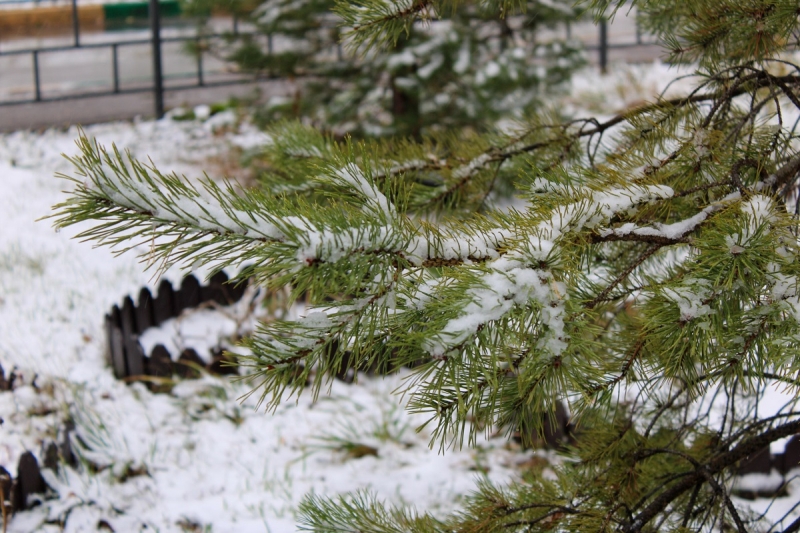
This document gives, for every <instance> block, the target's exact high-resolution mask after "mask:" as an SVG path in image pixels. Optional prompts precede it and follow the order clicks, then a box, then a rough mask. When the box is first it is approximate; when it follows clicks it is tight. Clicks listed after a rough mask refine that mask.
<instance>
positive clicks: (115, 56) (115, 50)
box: [111, 43, 119, 93]
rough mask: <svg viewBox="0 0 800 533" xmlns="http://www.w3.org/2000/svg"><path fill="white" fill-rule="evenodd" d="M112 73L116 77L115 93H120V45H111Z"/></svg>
mask: <svg viewBox="0 0 800 533" xmlns="http://www.w3.org/2000/svg"><path fill="white" fill-rule="evenodd" d="M111 71H112V74H113V75H114V92H115V93H118V92H119V44H118V43H114V44H112V45H111Z"/></svg>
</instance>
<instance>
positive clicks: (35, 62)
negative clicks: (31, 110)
mask: <svg viewBox="0 0 800 533" xmlns="http://www.w3.org/2000/svg"><path fill="white" fill-rule="evenodd" d="M32 56H33V90H34V95H35V98H36V101H37V102H38V101H40V100H41V99H42V86H41V83H40V81H39V50H34V51H33V52H32Z"/></svg>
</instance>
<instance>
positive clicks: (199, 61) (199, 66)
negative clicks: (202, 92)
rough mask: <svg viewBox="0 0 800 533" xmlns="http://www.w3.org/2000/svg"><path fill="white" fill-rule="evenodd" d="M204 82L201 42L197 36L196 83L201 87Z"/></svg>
mask: <svg viewBox="0 0 800 533" xmlns="http://www.w3.org/2000/svg"><path fill="white" fill-rule="evenodd" d="M204 84H205V82H204V80H203V43H202V41H201V40H200V38H199V37H198V38H197V85H198V86H200V87H202V86H203V85H204Z"/></svg>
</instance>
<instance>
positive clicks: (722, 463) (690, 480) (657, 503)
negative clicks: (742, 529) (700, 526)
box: [623, 420, 800, 533]
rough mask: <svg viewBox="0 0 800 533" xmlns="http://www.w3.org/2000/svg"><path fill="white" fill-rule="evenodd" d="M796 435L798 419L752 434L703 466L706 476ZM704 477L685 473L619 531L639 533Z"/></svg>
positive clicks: (798, 426) (699, 474)
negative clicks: (778, 441) (780, 440)
mask: <svg viewBox="0 0 800 533" xmlns="http://www.w3.org/2000/svg"><path fill="white" fill-rule="evenodd" d="M797 432H800V420H795V421H793V422H787V423H786V424H783V425H781V426H778V427H776V428H773V429H770V430H768V431H765V432H764V433H761V434H760V435H756V436H755V437H751V438H749V439H747V440H745V441H743V442H742V443H740V444H739V445H738V446H736V447H735V448H734V449H733V450H731V451H729V452H725V453H722V454H719V455H717V456H715V457H714V458H713V459H711V460H710V461H709V462H708V463H706V464H705V465H704V466H705V470H706V472H707V473H708V474H709V475H713V474H717V473H719V472H721V471H722V470H724V469H725V468H727V467H729V466H732V465H733V464H735V463H736V462H738V461H740V460H742V459H744V458H745V457H747V456H748V455H750V454H751V453H753V452H756V451H758V450H760V449H762V448H764V447H765V446H768V445H769V444H770V443H772V442H775V441H776V440H778V439H782V438H784V437H789V436H791V435H794V434H796V433H797ZM705 475H706V474H705V473H703V472H701V471H700V470H695V471H694V472H692V473H690V474H688V475H687V476H686V477H685V478H684V479H683V480H681V481H680V482H678V483H676V484H674V485H672V486H671V487H669V488H668V489H666V490H665V491H664V492H663V493H662V494H661V496H659V497H658V498H656V499H655V500H653V501H652V502H651V503H650V505H648V506H647V507H645V509H644V510H643V511H642V512H641V513H639V515H638V516H637V517H636V518H635V519H634V520H633V521H632V522H631V523H629V524H627V525H626V526H625V528H624V529H623V531H624V532H625V533H638V532H640V531H642V529H643V528H644V526H645V525H647V523H648V522H650V520H652V519H653V518H655V517H656V515H658V514H659V513H660V512H662V511H663V510H664V509H665V508H666V507H667V506H668V505H669V504H670V503H672V502H673V501H674V500H675V499H676V498H678V497H679V496H681V495H682V494H683V493H684V492H686V491H687V490H689V489H691V488H693V487H694V486H695V485H697V484H698V483H700V482H701V481H703V480H704V479H705Z"/></svg>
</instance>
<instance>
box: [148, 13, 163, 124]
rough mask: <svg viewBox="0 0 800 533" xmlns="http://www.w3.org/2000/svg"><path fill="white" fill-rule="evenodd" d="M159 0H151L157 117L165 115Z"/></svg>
mask: <svg viewBox="0 0 800 533" xmlns="http://www.w3.org/2000/svg"><path fill="white" fill-rule="evenodd" d="M159 7H160V6H159V5H158V0H150V32H151V33H152V42H153V100H154V101H155V112H156V118H157V119H159V118H161V117H163V116H164V75H163V72H162V70H161V13H160V10H159Z"/></svg>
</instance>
